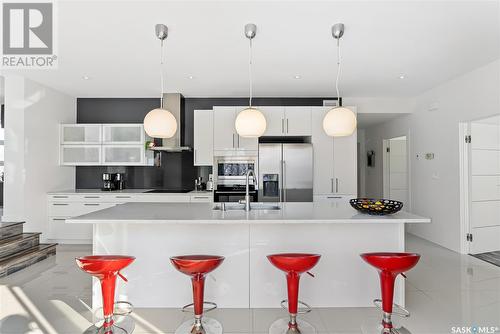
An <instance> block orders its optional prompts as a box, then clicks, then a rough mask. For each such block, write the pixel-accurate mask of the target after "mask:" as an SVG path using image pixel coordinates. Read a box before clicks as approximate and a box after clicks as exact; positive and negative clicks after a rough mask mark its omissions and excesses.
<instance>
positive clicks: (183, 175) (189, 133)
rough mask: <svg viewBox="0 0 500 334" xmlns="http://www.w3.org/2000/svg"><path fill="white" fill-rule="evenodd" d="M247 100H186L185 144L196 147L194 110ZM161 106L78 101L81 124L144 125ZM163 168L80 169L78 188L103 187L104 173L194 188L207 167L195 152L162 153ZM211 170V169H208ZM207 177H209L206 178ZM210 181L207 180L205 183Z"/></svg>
mask: <svg viewBox="0 0 500 334" xmlns="http://www.w3.org/2000/svg"><path fill="white" fill-rule="evenodd" d="M325 99H329V100H331V99H333V98H254V99H253V101H252V102H253V103H252V104H253V105H254V106H322V105H323V100H325ZM247 104H248V99H247V98H186V99H185V100H184V110H183V111H181V112H183V113H184V122H183V127H182V137H183V138H182V139H181V141H182V142H183V145H186V146H191V147H192V146H193V123H194V110H196V109H212V108H213V107H214V106H244V105H247ZM159 105H160V99H159V98H78V99H77V109H76V110H77V112H76V115H77V116H76V119H77V123H142V122H143V120H144V116H146V114H147V113H148V112H149V111H150V110H152V109H154V108H158V107H159ZM162 155H163V156H162V166H161V167H154V166H129V167H125V166H124V167H121V166H78V167H76V188H77V189H89V188H100V187H101V186H102V181H101V180H102V173H105V172H109V173H118V172H120V173H125V174H126V178H125V186H126V187H127V188H136V189H139V188H152V189H193V188H194V179H195V177H197V176H198V175H204V176H206V175H207V174H208V173H207V167H195V166H193V153H192V152H182V153H165V152H163V153H162ZM208 168H209V167H208ZM205 178H206V177H205ZM205 181H206V180H205Z"/></svg>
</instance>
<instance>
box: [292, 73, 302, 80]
mask: <svg viewBox="0 0 500 334" xmlns="http://www.w3.org/2000/svg"><path fill="white" fill-rule="evenodd" d="M293 78H294V79H301V78H302V77H301V76H300V75H298V74H296V75H294V76H293Z"/></svg>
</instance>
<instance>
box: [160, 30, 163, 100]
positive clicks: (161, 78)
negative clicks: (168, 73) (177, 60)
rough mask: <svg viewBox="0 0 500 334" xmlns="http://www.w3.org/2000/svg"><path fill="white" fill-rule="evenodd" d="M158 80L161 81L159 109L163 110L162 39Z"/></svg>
mask: <svg viewBox="0 0 500 334" xmlns="http://www.w3.org/2000/svg"><path fill="white" fill-rule="evenodd" d="M160 80H161V84H160V87H161V97H160V108H161V109H163V39H162V40H161V44H160Z"/></svg>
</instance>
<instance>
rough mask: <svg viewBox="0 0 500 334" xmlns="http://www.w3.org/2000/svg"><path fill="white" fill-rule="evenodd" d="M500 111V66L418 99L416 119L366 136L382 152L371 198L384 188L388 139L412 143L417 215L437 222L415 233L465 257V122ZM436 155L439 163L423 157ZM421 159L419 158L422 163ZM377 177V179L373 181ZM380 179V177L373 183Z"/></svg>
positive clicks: (370, 186)
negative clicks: (461, 156)
mask: <svg viewBox="0 0 500 334" xmlns="http://www.w3.org/2000/svg"><path fill="white" fill-rule="evenodd" d="M498 110H500V60H497V61H495V62H492V63H490V64H488V65H486V66H484V67H481V68H479V69H476V70H474V71H472V72H469V73H466V74H464V75H462V76H460V77H458V78H455V79H453V80H450V81H448V82H446V83H444V84H442V85H440V86H438V87H435V88H433V89H431V90H429V91H427V92H425V93H424V94H422V95H420V96H418V97H417V98H416V99H415V111H414V113H413V114H411V115H408V116H404V117H401V118H397V119H395V120H394V121H391V122H389V123H385V124H382V125H380V126H377V127H375V128H372V129H367V130H366V138H367V139H366V140H367V143H366V148H367V149H370V148H376V149H378V150H376V152H377V161H376V163H377V167H376V168H374V169H373V170H371V171H370V169H368V172H367V185H366V188H367V193H368V195H374V196H378V195H379V194H380V191H381V189H383V184H382V171H381V167H382V166H381V160H380V159H381V153H380V152H381V145H382V142H381V140H382V139H387V138H392V137H396V136H401V135H407V137H408V139H409V144H408V147H409V150H408V154H409V155H410V162H411V167H410V168H411V170H410V175H411V177H410V189H411V190H410V202H411V207H412V211H413V212H415V213H417V214H420V215H423V216H428V217H431V218H432V223H431V224H421V225H419V226H410V228H409V230H410V232H411V233H414V234H416V235H418V236H421V237H423V238H426V239H428V240H430V241H433V242H435V243H437V244H440V245H442V246H444V247H447V248H449V249H452V250H455V251H457V252H458V251H460V240H461V238H462V237H465V236H461V235H460V217H459V216H460V202H459V147H458V145H459V140H462V138H459V137H458V127H459V122H462V121H468V120H472V119H478V118H481V117H487V116H490V115H494V114H497V113H498ZM427 152H429V153H434V154H435V158H434V160H425V159H424V158H423V157H422V155H423V154H425V153H427ZM417 155H418V158H417ZM370 173H373V175H370ZM371 176H375V177H371Z"/></svg>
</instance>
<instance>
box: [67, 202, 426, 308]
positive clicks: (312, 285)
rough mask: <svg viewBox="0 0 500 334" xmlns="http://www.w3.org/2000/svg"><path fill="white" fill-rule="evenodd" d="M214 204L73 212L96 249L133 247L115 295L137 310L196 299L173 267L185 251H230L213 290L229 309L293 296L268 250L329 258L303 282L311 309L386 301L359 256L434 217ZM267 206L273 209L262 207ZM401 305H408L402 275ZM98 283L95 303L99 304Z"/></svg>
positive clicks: (390, 245)
mask: <svg viewBox="0 0 500 334" xmlns="http://www.w3.org/2000/svg"><path fill="white" fill-rule="evenodd" d="M215 205H220V204H213V203H126V204H121V205H117V206H115V207H111V208H108V209H104V210H101V211H97V212H92V213H89V214H86V215H83V216H79V217H75V218H71V219H67V220H66V223H68V224H93V252H94V254H126V255H132V256H135V257H136V261H135V262H134V263H133V264H132V265H131V266H130V267H128V268H126V270H124V275H125V276H126V277H127V278H128V279H129V282H128V283H127V284H122V283H119V284H118V287H117V297H116V299H117V300H130V301H131V302H132V303H133V304H134V305H135V306H137V307H181V306H183V305H185V304H188V303H190V301H191V299H192V295H191V293H192V292H191V284H190V282H189V279H188V277H186V276H184V275H182V274H180V273H179V272H177V270H175V269H174V268H173V267H172V265H171V264H170V261H169V258H170V257H171V256H174V255H184V254H216V255H223V256H225V257H226V259H225V261H224V262H223V264H222V265H221V266H220V267H219V268H218V269H217V270H216V271H215V272H214V273H213V275H211V277H212V278H213V279H210V278H209V279H207V282H206V289H205V296H206V298H205V299H206V300H208V301H215V302H216V303H217V304H218V305H219V307H226V308H248V307H250V308H266V307H279V303H280V301H281V300H282V299H284V298H285V297H286V283H285V276H284V274H283V273H282V272H280V271H279V270H277V269H276V268H274V267H273V266H272V265H271V264H270V263H269V262H268V260H267V258H266V255H268V254H272V253H279V252H310V253H318V254H321V256H322V258H321V260H320V262H319V263H318V265H317V266H316V267H315V268H314V269H313V273H314V274H315V276H316V277H315V278H312V277H309V276H308V275H305V276H304V277H303V279H302V280H301V286H300V289H301V291H300V299H301V300H303V301H305V302H306V303H308V304H310V305H311V306H313V307H363V306H372V300H373V299H374V298H378V296H379V295H380V292H379V281H378V276H377V273H376V271H375V270H374V269H373V268H372V267H370V266H369V265H367V264H366V263H364V262H363V261H362V260H361V258H360V257H359V254H360V253H363V252H373V251H404V250H405V234H404V230H405V224H406V223H429V222H430V219H428V218H423V217H419V216H416V215H413V214H410V213H406V212H399V213H397V214H394V215H391V216H369V215H365V214H361V213H359V212H357V211H356V210H354V209H353V208H351V207H350V206H349V204H348V203H346V202H313V203H280V204H269V203H266V204H256V206H258V207H255V208H254V209H252V210H251V211H249V212H245V211H243V210H238V208H236V207H234V205H228V207H226V211H223V210H220V207H217V209H215V210H214V206H215ZM264 205H265V206H264ZM396 284H397V287H396V291H395V302H396V303H398V304H403V305H404V282H402V281H401V279H400V278H398V281H397V283H396ZM100 299H101V297H100V287H99V285H98V282H97V281H94V285H93V307H97V306H99V305H100Z"/></svg>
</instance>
